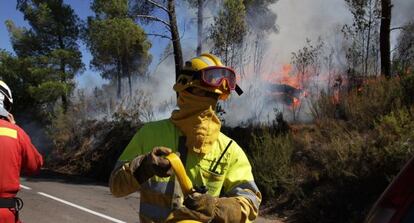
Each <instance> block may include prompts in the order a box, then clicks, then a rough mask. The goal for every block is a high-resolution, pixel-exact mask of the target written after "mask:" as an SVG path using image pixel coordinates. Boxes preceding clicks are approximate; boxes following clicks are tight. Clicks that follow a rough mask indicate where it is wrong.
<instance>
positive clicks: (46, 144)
mask: <svg viewBox="0 0 414 223" xmlns="http://www.w3.org/2000/svg"><path fill="white" fill-rule="evenodd" d="M15 118H16V122H17V124H18V125H19V126H20V127H21V128H22V129H24V131H25V132H26V133H27V134H28V135H29V136H30V138H31V141H32V143H33V145H34V146H35V147H36V148H37V149H38V151H39V152H40V153H41V154H43V155H47V154H49V152H50V151H51V149H52V148H53V144H52V141H51V140H50V138H49V137H48V135H47V133H46V128H45V126H44V125H43V124H42V123H40V122H39V121H36V120H34V119H33V117H32V116H31V115H30V114H29V113H26V114H19V115H18V116H17V117H15Z"/></svg>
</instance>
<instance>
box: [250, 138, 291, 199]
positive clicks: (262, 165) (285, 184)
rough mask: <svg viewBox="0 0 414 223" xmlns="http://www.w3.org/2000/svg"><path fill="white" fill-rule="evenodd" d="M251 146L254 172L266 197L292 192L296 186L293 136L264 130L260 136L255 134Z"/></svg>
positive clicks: (251, 160)
mask: <svg viewBox="0 0 414 223" xmlns="http://www.w3.org/2000/svg"><path fill="white" fill-rule="evenodd" d="M249 147H250V149H251V151H250V156H251V157H250V162H251V163H252V168H253V174H254V176H255V180H256V182H257V184H258V186H259V188H260V189H261V192H262V194H263V197H264V199H265V200H267V199H268V198H276V197H278V196H280V194H281V193H287V192H291V191H292V190H293V188H294V175H293V169H292V161H291V157H292V152H293V141H292V139H291V137H290V136H289V135H286V136H274V135H272V134H271V133H270V132H268V131H264V132H263V134H262V135H260V136H259V135H253V140H252V142H251V144H250V146H249Z"/></svg>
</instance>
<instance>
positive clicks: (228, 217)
mask: <svg viewBox="0 0 414 223" xmlns="http://www.w3.org/2000/svg"><path fill="white" fill-rule="evenodd" d="M184 205H185V207H186V208H188V209H189V210H190V211H192V212H190V213H191V214H189V215H188V217H192V216H194V215H195V214H194V212H196V213H198V215H199V216H202V217H206V216H207V217H208V218H210V220H212V221H213V222H226V223H231V222H241V220H242V213H241V205H240V203H239V202H238V201H237V199H236V198H235V197H222V198H218V197H213V196H211V195H209V194H200V193H194V194H191V195H189V196H188V197H187V198H186V199H185V200H184ZM178 210H180V209H178ZM179 213H180V214H181V216H182V215H183V214H184V213H189V212H188V211H186V210H185V209H182V210H180V211H179ZM190 220H200V219H190ZM201 220H203V218H201Z"/></svg>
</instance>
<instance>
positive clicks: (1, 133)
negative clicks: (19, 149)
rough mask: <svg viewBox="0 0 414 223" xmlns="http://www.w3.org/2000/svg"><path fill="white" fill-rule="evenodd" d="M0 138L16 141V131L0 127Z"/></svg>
mask: <svg viewBox="0 0 414 223" xmlns="http://www.w3.org/2000/svg"><path fill="white" fill-rule="evenodd" d="M0 136H7V137H10V138H13V139H17V130H15V129H11V128H6V127H0Z"/></svg>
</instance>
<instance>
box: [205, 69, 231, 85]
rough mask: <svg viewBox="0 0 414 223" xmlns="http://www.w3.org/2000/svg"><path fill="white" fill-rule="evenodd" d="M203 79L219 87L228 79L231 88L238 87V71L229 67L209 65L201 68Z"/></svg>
mask: <svg viewBox="0 0 414 223" xmlns="http://www.w3.org/2000/svg"><path fill="white" fill-rule="evenodd" d="M201 79H202V80H203V82H204V83H205V84H207V85H209V86H212V87H219V86H220V85H221V84H222V83H223V80H226V81H227V83H228V85H229V87H230V89H231V90H234V89H235V88H236V73H235V72H234V70H232V69H231V68H228V67H208V68H206V69H203V70H201Z"/></svg>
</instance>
